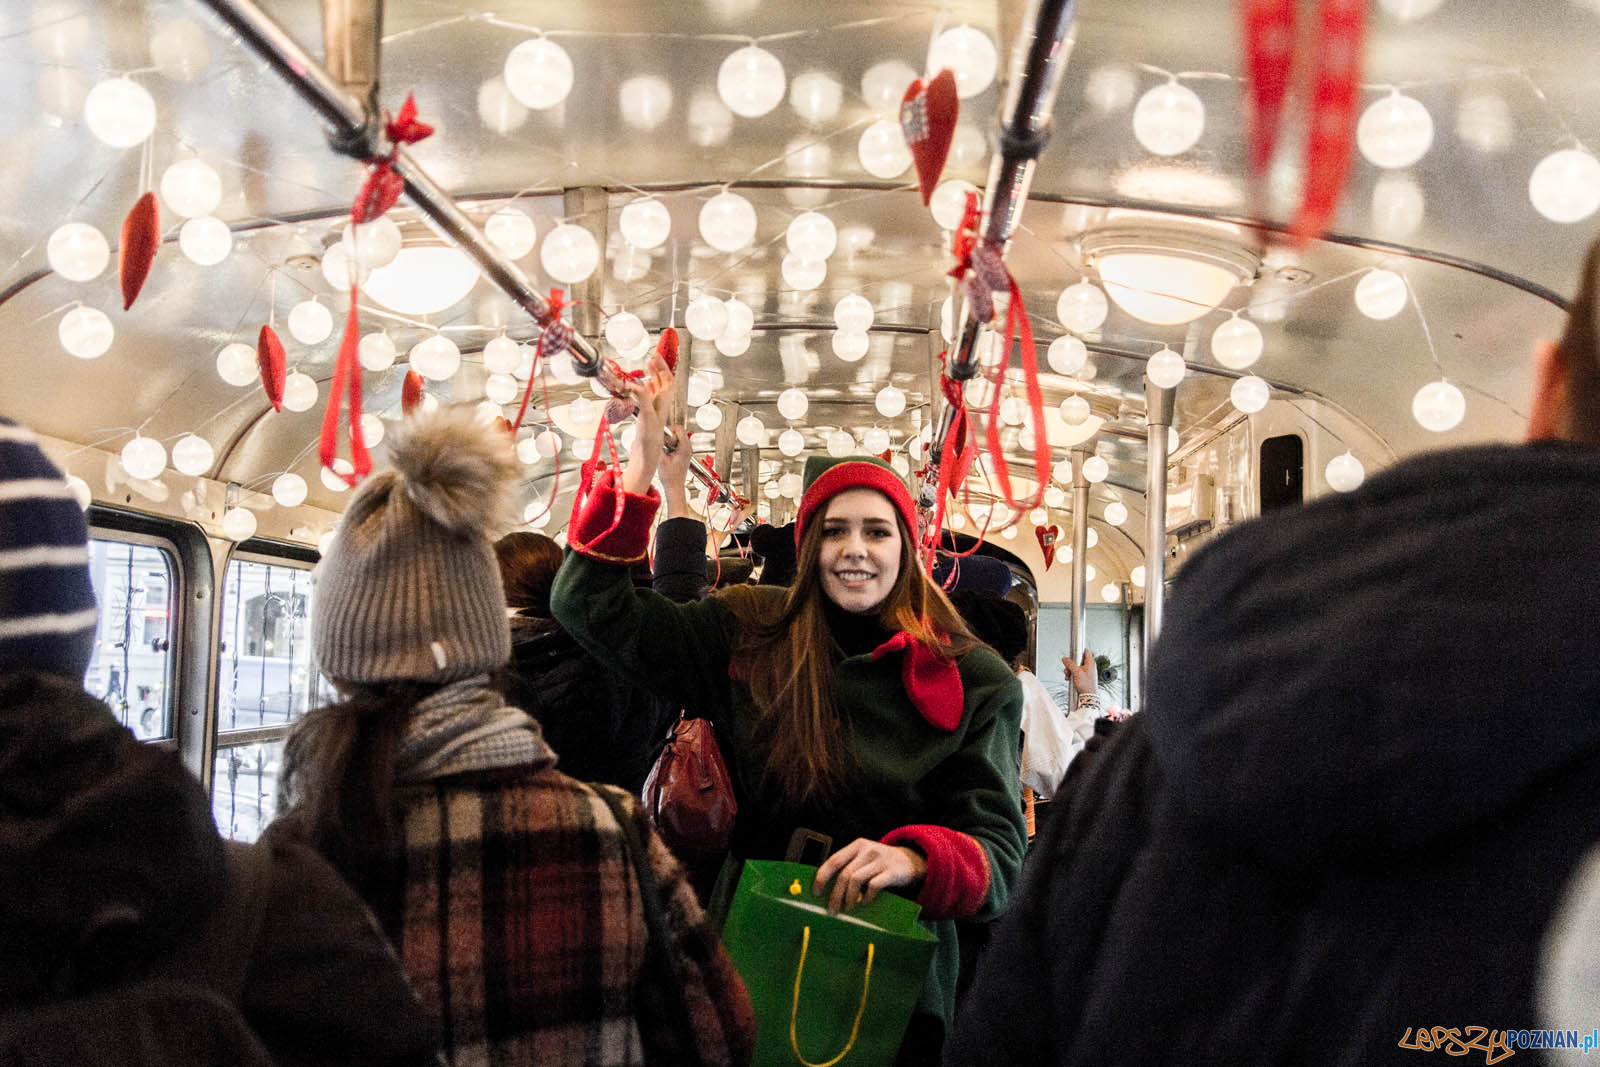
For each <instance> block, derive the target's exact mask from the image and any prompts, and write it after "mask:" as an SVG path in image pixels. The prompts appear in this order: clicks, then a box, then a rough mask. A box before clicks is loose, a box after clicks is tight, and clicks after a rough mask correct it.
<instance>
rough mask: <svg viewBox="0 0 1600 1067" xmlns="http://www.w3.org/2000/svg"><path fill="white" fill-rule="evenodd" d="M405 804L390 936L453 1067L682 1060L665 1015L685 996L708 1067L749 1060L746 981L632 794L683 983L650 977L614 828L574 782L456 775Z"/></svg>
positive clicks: (537, 774) (554, 777)
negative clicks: (400, 889)
mask: <svg viewBox="0 0 1600 1067" xmlns="http://www.w3.org/2000/svg"><path fill="white" fill-rule="evenodd" d="M595 788H610V787H608V786H596V787H595ZM613 792H615V793H617V794H618V795H621V796H626V795H625V794H622V793H621V791H620V790H613ZM403 796H404V797H405V800H404V814H405V837H406V856H405V878H404V898H403V905H402V906H403V912H402V915H401V923H400V926H399V929H398V931H397V932H396V941H397V944H398V947H399V949H400V955H401V959H402V962H403V963H404V965H405V969H406V972H407V974H408V975H409V976H410V978H411V981H412V984H413V986H414V988H415V989H416V991H417V994H418V996H419V997H420V998H421V1000H422V1003H423V1004H424V1005H425V1006H427V1007H429V1008H430V1009H432V1010H433V1011H434V1012H435V1013H436V1014H437V1016H438V1018H439V1021H440V1024H441V1027H442V1030H443V1034H444V1047H445V1051H446V1053H447V1056H448V1057H449V1059H450V1061H451V1062H452V1063H454V1064H456V1065H458V1067H462V1065H469V1064H486V1063H494V1064H497V1065H500V1064H504V1065H510V1067H516V1065H523V1064H526V1065H533V1064H560V1065H568V1064H593V1065H604V1067H611V1065H616V1067H624V1065H633V1064H645V1063H662V1064H671V1063H681V1062H684V1061H685V1058H684V1056H683V1055H682V1054H681V1052H680V1051H679V1050H678V1049H677V1044H678V1042H677V1035H676V1034H675V1033H674V1032H673V1030H672V1027H671V1025H670V1024H669V1023H668V1021H667V1020H668V1019H670V1017H671V1016H670V1015H668V1014H667V1013H666V1012H665V1011H664V1010H663V1005H664V1004H665V1003H666V1000H665V998H667V997H672V996H681V997H682V998H683V999H684V1000H685V1001H686V1002H687V1005H688V1008H689V1016H690V1020H691V1023H692V1024H693V1028H694V1030H695V1031H696V1034H697V1036H698V1039H699V1048H698V1052H699V1057H700V1060H701V1062H702V1063H704V1064H706V1065H707V1067H715V1065H720V1064H729V1065H732V1064H744V1063H748V1062H749V1059H750V1055H751V1049H752V1044H753V1041H754V1036H755V1022H754V1018H753V1016H752V1014H751V1010H750V1001H749V998H748V996H747V995H746V993H745V989H744V985H743V983H742V982H741V980H740V978H739V976H738V974H737V972H736V971H735V970H734V968H733V964H732V962H731V961H730V960H729V959H728V955H727V952H726V950H724V949H723V948H722V944H721V942H720V940H719V939H718V938H717V936H716V934H715V932H714V931H713V930H712V929H711V928H710V927H709V926H708V925H707V923H706V921H705V916H704V914H703V913H702V912H701V910H700V905H699V903H698V902H697V901H696V899H695V896H694V892H693V890H691V889H690V888H689V884H688V882H687V881H686V880H685V878H684V873H683V869H682V867H680V866H679V865H678V862H677V861H676V860H675V859H673V857H672V855H671V853H670V852H668V850H667V848H666V846H665V845H663V844H662V842H661V839H660V838H659V837H657V836H656V835H655V833H654V832H653V831H652V830H651V829H650V827H649V824H648V823H647V822H646V820H645V817H644V815H643V813H642V812H641V811H640V810H639V808H638V807H637V805H636V804H635V803H634V802H633V798H631V797H627V798H626V800H625V804H626V809H627V810H628V811H629V812H630V813H631V814H632V815H633V816H634V817H635V822H636V825H637V829H638V834H639V837H640V839H641V840H644V841H648V843H649V845H648V847H649V853H650V860H651V864H652V867H653V868H654V870H655V874H656V878H657V880H658V881H659V883H660V885H661V892H662V895H663V897H664V905H665V911H666V917H667V923H668V926H669V928H670V929H671V931H672V932H673V934H674V938H673V940H674V941H675V946H674V948H675V950H676V953H677V956H678V959H679V965H680V968H681V970H682V972H683V978H684V988H683V989H682V990H671V989H662V988H659V986H658V984H657V983H655V982H654V980H653V975H652V974H650V973H649V972H647V971H646V970H645V968H644V961H645V944H646V929H645V924H644V917H643V912H642V910H641V904H640V896H639V887H638V881H637V879H636V878H635V876H634V872H633V870H632V868H631V867H630V865H629V863H628V859H627V854H626V853H625V852H624V851H623V845H622V836H621V830H620V827H618V826H617V824H616V821H615V819H614V818H613V817H612V815H611V812H610V810H609V809H608V808H607V807H606V805H605V804H604V803H603V802H602V801H601V800H600V798H599V797H598V796H595V795H593V794H592V793H590V792H589V791H588V789H586V788H585V787H584V786H582V785H580V784H579V783H578V782H577V781H575V780H574V779H572V778H569V777H567V776H566V775H564V774H561V773H560V772H558V771H556V770H555V769H554V767H553V766H551V765H549V764H543V765H535V766H532V767H521V768H512V769H506V770H496V771H481V772H473V773H469V774H458V775H454V776H451V777H447V778H441V779H438V780H435V781H433V782H430V783H428V784H427V785H425V786H416V787H412V788H410V789H408V790H407V791H406V792H405V793H404V794H403Z"/></svg>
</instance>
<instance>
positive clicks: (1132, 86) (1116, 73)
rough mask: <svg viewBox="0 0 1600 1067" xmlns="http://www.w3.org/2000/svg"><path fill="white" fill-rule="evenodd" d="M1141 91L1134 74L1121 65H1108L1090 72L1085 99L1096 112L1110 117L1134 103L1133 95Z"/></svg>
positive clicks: (1085, 86) (1084, 93)
mask: <svg viewBox="0 0 1600 1067" xmlns="http://www.w3.org/2000/svg"><path fill="white" fill-rule="evenodd" d="M1138 91H1139V82H1138V80H1137V79H1136V78H1135V76H1134V73H1133V71H1132V70H1131V69H1129V68H1128V67H1125V66H1123V65H1122V64H1121V63H1106V64H1104V65H1102V66H1098V67H1096V68H1095V69H1094V70H1091V71H1090V72H1089V78H1088V80H1087V81H1086V82H1084V86H1083V96H1084V99H1085V100H1087V101H1089V103H1090V104H1091V105H1092V106H1093V107H1094V109H1095V110H1096V111H1099V112H1101V113H1102V114H1107V115H1109V114H1110V113H1111V112H1113V111H1121V110H1122V109H1123V108H1125V107H1127V106H1128V105H1129V104H1131V103H1133V94H1134V93H1137V92H1138Z"/></svg>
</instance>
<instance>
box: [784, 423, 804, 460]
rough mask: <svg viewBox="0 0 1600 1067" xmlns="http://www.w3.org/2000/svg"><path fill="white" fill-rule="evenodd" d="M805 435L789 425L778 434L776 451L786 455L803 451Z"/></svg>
mask: <svg viewBox="0 0 1600 1067" xmlns="http://www.w3.org/2000/svg"><path fill="white" fill-rule="evenodd" d="M805 447H806V437H805V434H803V433H801V432H800V431H799V430H796V429H794V428H793V427H790V428H789V429H787V430H785V431H783V432H782V433H780V434H779V435H778V451H779V452H782V453H783V454H784V455H786V456H798V455H799V454H800V453H801V452H803V451H805Z"/></svg>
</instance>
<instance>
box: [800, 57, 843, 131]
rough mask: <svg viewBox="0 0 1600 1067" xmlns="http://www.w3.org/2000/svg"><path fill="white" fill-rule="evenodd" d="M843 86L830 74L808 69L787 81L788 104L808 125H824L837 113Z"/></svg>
mask: <svg viewBox="0 0 1600 1067" xmlns="http://www.w3.org/2000/svg"><path fill="white" fill-rule="evenodd" d="M843 103H844V87H843V86H842V85H840V84H839V82H838V80H837V79H835V78H834V77H833V75H831V74H824V73H823V72H822V71H820V70H808V71H806V72H805V73H804V74H801V75H798V76H796V78H795V79H794V81H792V82H790V83H789V106H790V107H791V108H793V109H794V113H795V114H796V115H799V116H800V117H801V118H802V119H803V120H805V122H806V123H807V124H808V125H811V126H825V125H827V124H828V123H829V122H832V121H833V120H834V119H835V118H836V117H837V116H838V114H839V106H840V105H841V104H843Z"/></svg>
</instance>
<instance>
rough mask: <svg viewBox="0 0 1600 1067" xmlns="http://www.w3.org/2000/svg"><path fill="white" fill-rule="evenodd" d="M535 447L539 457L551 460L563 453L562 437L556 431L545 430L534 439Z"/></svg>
mask: <svg viewBox="0 0 1600 1067" xmlns="http://www.w3.org/2000/svg"><path fill="white" fill-rule="evenodd" d="M533 447H534V448H535V449H537V450H538V452H539V455H541V456H543V457H544V458H545V459H549V458H550V457H552V456H554V455H555V454H556V453H557V452H560V451H561V435H560V434H558V433H556V432H555V431H554V430H545V431H543V432H542V433H540V434H538V435H537V436H536V437H534V439H533Z"/></svg>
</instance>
